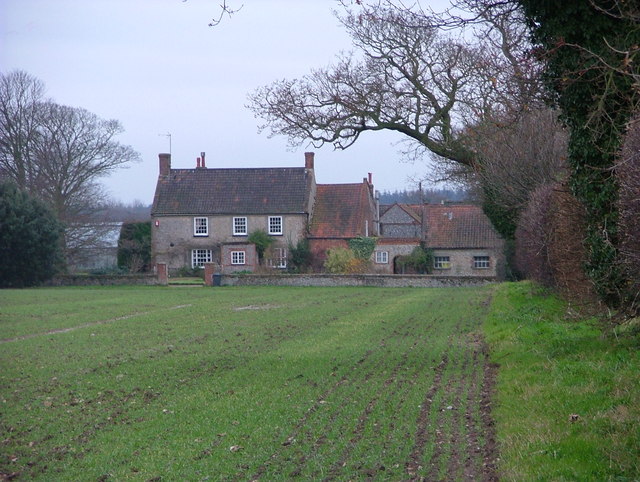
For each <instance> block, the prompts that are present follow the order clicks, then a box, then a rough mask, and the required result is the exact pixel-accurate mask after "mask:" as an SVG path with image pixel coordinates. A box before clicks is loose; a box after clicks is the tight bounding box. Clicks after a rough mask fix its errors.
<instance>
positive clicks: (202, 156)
mask: <svg viewBox="0 0 640 482" xmlns="http://www.w3.org/2000/svg"><path fill="white" fill-rule="evenodd" d="M204 154H205V153H204V151H202V152H201V153H200V158H201V159H202V164H200V165H201V166H202V167H207V166H206V165H205V163H204Z"/></svg>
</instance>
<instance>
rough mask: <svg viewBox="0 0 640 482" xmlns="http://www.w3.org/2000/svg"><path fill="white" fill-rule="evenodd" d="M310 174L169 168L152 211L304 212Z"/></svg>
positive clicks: (298, 169)
mask: <svg viewBox="0 0 640 482" xmlns="http://www.w3.org/2000/svg"><path fill="white" fill-rule="evenodd" d="M311 176H312V173H311V171H308V170H307V169H305V168H303V167H283V168H251V169H207V168H200V169H172V170H171V171H170V173H169V175H168V176H160V177H159V178H158V184H157V186H156V193H155V197H154V200H153V208H152V210H151V212H152V214H154V215H158V214H163V215H172V214H173V215H179V214H203V215H206V214H287V213H304V212H306V211H307V206H308V193H309V188H308V186H307V185H308V184H309V183H310V179H311Z"/></svg>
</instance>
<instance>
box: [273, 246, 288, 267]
mask: <svg viewBox="0 0 640 482" xmlns="http://www.w3.org/2000/svg"><path fill="white" fill-rule="evenodd" d="M269 266H270V267H271V268H278V269H285V268H286V267H287V248H273V257H271V258H270V259H269Z"/></svg>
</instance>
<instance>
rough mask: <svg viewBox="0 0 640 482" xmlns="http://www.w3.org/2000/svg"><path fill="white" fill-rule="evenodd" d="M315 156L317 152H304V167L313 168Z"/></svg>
mask: <svg viewBox="0 0 640 482" xmlns="http://www.w3.org/2000/svg"><path fill="white" fill-rule="evenodd" d="M314 157H315V152H305V153H304V167H305V168H306V169H313V159H314Z"/></svg>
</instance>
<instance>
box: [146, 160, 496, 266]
mask: <svg viewBox="0 0 640 482" xmlns="http://www.w3.org/2000/svg"><path fill="white" fill-rule="evenodd" d="M159 165H160V166H159V167H160V172H159V176H158V181H157V186H156V192H155V196H154V201H153V207H152V211H151V218H152V224H153V226H152V248H151V249H152V256H153V262H154V263H164V264H165V265H166V267H167V268H168V270H169V272H170V273H175V272H176V271H178V270H180V269H184V268H185V267H187V268H195V267H203V266H204V265H205V264H206V263H213V264H215V265H217V269H219V270H220V272H223V273H233V272H239V271H253V270H255V269H256V268H257V267H258V265H259V259H258V253H257V252H256V246H255V244H254V243H251V242H250V241H249V237H250V235H251V234H252V233H253V232H255V231H257V230H260V231H264V233H266V234H267V235H268V236H269V237H270V238H271V240H272V241H273V244H272V245H271V246H270V248H269V249H268V251H267V252H266V253H265V258H264V260H263V261H262V265H265V266H269V267H271V268H274V269H276V270H277V269H286V268H287V267H288V265H289V261H288V258H289V249H290V247H291V246H296V245H297V243H298V242H299V241H301V240H303V239H306V240H308V242H309V248H310V251H311V253H312V268H313V269H314V270H315V271H321V270H322V266H323V263H324V260H325V259H326V256H327V251H328V250H329V249H331V248H335V247H347V246H348V242H349V240H350V239H353V238H357V237H375V238H376V239H377V245H376V249H375V251H374V253H373V254H372V259H371V261H372V266H373V268H372V270H373V271H374V272H376V273H398V272H402V268H400V263H399V262H398V261H399V260H400V259H401V257H402V256H406V255H408V254H410V253H411V252H412V251H413V250H414V249H415V248H416V247H418V246H423V247H427V248H430V249H432V250H433V253H434V259H435V262H434V269H435V270H436V271H437V272H438V273H441V274H444V275H447V276H497V275H498V267H499V263H500V259H501V250H502V241H501V240H500V238H499V237H498V235H497V233H496V232H495V230H493V228H492V227H491V224H490V223H489V220H488V219H487V218H486V216H485V215H484V214H483V213H482V210H481V209H480V208H478V207H476V206H471V205H426V204H425V205H404V204H394V205H391V206H380V205H379V204H378V201H377V199H376V195H375V192H374V188H373V184H372V176H371V174H369V175H368V177H366V178H363V180H362V182H361V183H353V184H316V179H315V171H314V153H312V152H308V153H305V162H304V167H283V168H224V169H222V168H214V169H210V168H208V167H206V162H205V155H204V153H202V154H201V157H199V158H198V159H197V162H196V167H195V168H189V169H172V168H171V156H170V154H160V155H159Z"/></svg>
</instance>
